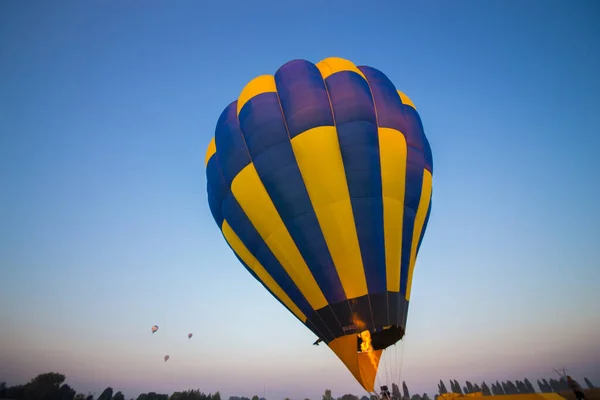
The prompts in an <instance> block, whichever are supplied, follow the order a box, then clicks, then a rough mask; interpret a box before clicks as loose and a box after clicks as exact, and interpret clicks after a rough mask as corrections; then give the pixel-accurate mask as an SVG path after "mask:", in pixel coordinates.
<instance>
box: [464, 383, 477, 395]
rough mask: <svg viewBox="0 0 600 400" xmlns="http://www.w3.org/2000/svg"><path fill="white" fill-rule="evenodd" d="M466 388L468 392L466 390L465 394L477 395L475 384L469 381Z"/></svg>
mask: <svg viewBox="0 0 600 400" xmlns="http://www.w3.org/2000/svg"><path fill="white" fill-rule="evenodd" d="M465 388H466V390H464V392H465V393H475V392H476V390H475V386H473V384H472V383H471V382H469V381H466V382H465Z"/></svg>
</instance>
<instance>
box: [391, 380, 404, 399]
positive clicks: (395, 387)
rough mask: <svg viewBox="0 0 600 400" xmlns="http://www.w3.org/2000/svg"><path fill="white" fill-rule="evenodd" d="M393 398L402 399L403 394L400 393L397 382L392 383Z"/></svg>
mask: <svg viewBox="0 0 600 400" xmlns="http://www.w3.org/2000/svg"><path fill="white" fill-rule="evenodd" d="M392 399H393V400H401V399H402V394H401V393H400V388H399V387H398V385H397V384H395V383H392Z"/></svg>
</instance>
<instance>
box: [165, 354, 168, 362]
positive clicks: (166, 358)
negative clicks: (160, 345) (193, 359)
mask: <svg viewBox="0 0 600 400" xmlns="http://www.w3.org/2000/svg"><path fill="white" fill-rule="evenodd" d="M168 359H169V355H168V354H167V355H166V356H165V362H167V360H168Z"/></svg>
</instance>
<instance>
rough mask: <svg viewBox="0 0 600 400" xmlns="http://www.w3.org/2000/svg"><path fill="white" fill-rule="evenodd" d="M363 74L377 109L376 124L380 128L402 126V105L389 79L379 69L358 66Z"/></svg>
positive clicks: (398, 127) (398, 128)
mask: <svg viewBox="0 0 600 400" xmlns="http://www.w3.org/2000/svg"><path fill="white" fill-rule="evenodd" d="M358 69H359V70H360V71H361V72H362V73H363V74H364V75H365V77H366V78H367V81H368V82H369V85H370V87H371V92H372V95H373V101H374V103H375V109H376V110H377V125H378V126H379V127H380V128H390V129H396V130H399V131H401V132H402V130H401V129H400V128H401V127H402V126H403V120H404V117H403V105H402V101H401V100H400V96H398V92H397V91H396V87H395V86H394V84H393V83H392V81H390V79H389V78H388V77H387V76H386V75H385V74H384V73H383V72H381V71H379V70H377V69H375V68H371V67H358Z"/></svg>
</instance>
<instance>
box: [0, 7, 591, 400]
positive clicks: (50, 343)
mask: <svg viewBox="0 0 600 400" xmlns="http://www.w3.org/2000/svg"><path fill="white" fill-rule="evenodd" d="M599 43H600V3H599V2H597V1H593V0H590V1H577V2H567V1H558V0H529V1H524V2H523V1H518V0H507V1H499V0H488V1H479V0H473V1H471V0H456V1H422V2H408V1H378V2H373V4H371V5H369V3H367V2H364V1H363V2H358V1H350V0H346V1H337V0H336V1H333V0H329V1H320V2H315V1H312V0H311V1H303V2H299V1H298V2H282V1H274V0H272V1H248V2H242V1H240V2H239V3H237V2H233V1H229V2H223V3H221V4H218V2H216V1H214V2H208V1H206V2H205V1H184V0H179V1H176V2H168V1H153V0H148V1H139V0H135V1H134V0H130V1H102V2H101V1H93V0H86V1H80V0H79V1H75V0H73V1H16V0H14V1H9V0H5V1H2V2H0V268H1V275H0V381H3V380H4V381H7V382H8V383H9V384H14V383H21V382H24V381H26V380H28V379H29V378H31V377H33V376H34V375H36V374H38V373H41V372H47V371H50V370H52V371H58V372H62V373H64V374H66V375H67V381H68V383H70V384H71V385H72V386H74V387H75V388H76V389H78V391H80V392H87V391H92V392H94V391H95V392H97V394H99V393H100V391H102V390H103V389H104V388H105V387H106V386H108V385H110V386H112V387H113V388H114V389H115V390H121V391H123V392H124V393H125V394H126V396H127V397H133V396H137V394H138V393H140V392H143V391H152V390H154V391H163V392H171V391H173V390H178V389H186V388H198V387H199V388H200V389H201V390H203V391H206V392H210V391H212V392H214V391H216V390H220V391H221V393H222V394H224V395H225V396H226V397H227V396H229V395H247V396H251V395H253V394H260V395H262V394H263V390H264V385H266V393H267V397H268V398H269V400H276V399H281V398H283V397H285V396H289V397H290V398H292V399H303V398H305V397H310V398H312V399H317V398H318V397H319V396H320V395H321V394H322V393H323V391H324V390H325V389H327V388H330V389H332V390H333V392H334V395H336V396H339V395H342V394H343V393H348V392H351V393H356V394H361V395H362V394H363V393H364V391H362V390H361V388H360V387H359V385H358V384H357V383H356V382H355V381H354V379H353V378H352V376H351V375H350V373H349V372H348V371H347V370H346V369H345V367H344V366H343V365H342V364H341V362H340V361H339V360H338V359H337V358H336V357H335V355H333V353H332V352H331V351H330V350H329V349H328V348H327V347H326V346H319V347H315V346H312V345H311V343H312V342H313V341H314V340H315V337H314V335H313V334H311V333H310V332H309V330H308V329H306V328H305V327H304V326H303V325H302V324H300V322H298V321H297V320H296V319H295V318H294V317H293V316H292V315H291V314H290V313H289V312H287V311H286V310H285V309H284V308H283V307H281V306H280V305H279V303H277V301H276V300H274V299H273V298H272V297H271V296H270V295H269V294H268V293H267V292H266V290H264V289H263V288H262V286H261V285H260V284H259V283H258V282H256V281H255V280H253V279H252V278H251V276H250V275H249V274H248V273H247V272H246V271H245V270H244V269H243V268H242V266H241V265H240V264H239V262H238V261H237V259H236V258H235V256H234V255H233V253H232V252H231V251H230V250H229V248H228V247H227V245H226V244H225V241H224V240H223V238H222V236H221V235H220V232H219V230H218V229H217V227H216V225H215V223H214V221H213V219H212V216H211V214H210V211H209V208H208V205H207V201H206V178H205V170H204V154H205V149H206V146H207V145H208V142H209V140H210V138H211V136H212V135H213V134H214V127H215V124H216V121H217V119H218V117H219V115H220V113H221V111H222V109H223V108H224V107H225V106H226V105H227V104H228V103H229V102H230V101H232V100H234V99H235V98H236V97H237V96H238V94H239V92H240V90H241V89H242V87H243V86H244V85H245V84H246V83H247V82H248V81H249V80H250V79H252V78H253V77H255V76H257V75H260V74H265V73H274V72H275V70H276V69H277V68H278V67H279V66H280V65H281V64H283V63H285V62H287V61H289V60H291V59H295V58H304V59H308V60H310V61H313V62H318V61H319V60H321V59H323V58H325V57H328V56H340V57H344V58H348V59H350V60H352V61H354V62H355V63H356V64H358V65H362V64H366V65H372V66H374V67H376V68H378V69H380V70H382V71H384V72H385V73H386V74H387V75H388V76H389V77H390V78H391V79H392V81H393V82H394V83H395V84H396V86H397V87H398V88H399V89H400V90H402V91H404V92H405V93H407V94H408V96H410V97H411V99H412V100H413V101H414V102H415V104H416V106H417V109H418V110H419V112H420V115H421V118H422V120H423V123H424V127H425V132H426V134H427V135H428V137H429V140H430V142H431V146H432V149H433V155H434V163H435V168H436V169H435V172H434V181H433V182H434V183H433V184H434V192H433V210H432V214H431V219H430V222H429V226H428V230H427V232H426V235H425V239H424V243H423V246H422V248H421V252H420V254H419V259H418V262H417V268H416V272H415V276H414V281H413V292H412V293H413V294H412V298H411V308H410V313H409V320H408V332H407V335H406V341H405V343H404V353H403V354H404V361H403V364H402V365H403V368H402V378H403V379H405V380H406V381H407V383H408V384H409V388H411V389H412V390H413V391H415V392H421V393H422V392H425V391H427V392H429V393H430V394H433V392H434V390H435V388H436V386H435V385H436V383H437V381H438V380H439V379H440V378H443V379H445V380H447V379H448V378H455V379H458V380H460V381H464V380H465V379H470V380H472V381H474V382H475V381H481V380H482V379H494V380H495V379H500V380H502V379H517V378H518V379H521V378H523V377H524V376H528V377H529V378H530V379H532V380H535V379H537V378H541V377H547V378H549V377H552V376H553V374H554V373H553V372H552V369H553V368H556V367H562V366H565V367H566V368H567V369H568V370H569V371H570V372H571V373H572V375H574V376H575V377H576V378H578V379H580V380H582V379H583V376H588V377H589V378H591V379H592V381H595V382H596V384H599V383H600V290H598V282H600V268H599V266H600V246H599V245H600V211H599V210H600V208H599V207H598V204H599V202H600V200H599V196H600V156H598V155H599V154H600V134H599V133H600V130H599V126H600V124H599V122H598V121H599V118H600V114H597V113H598V112H599V110H600V97H599V95H598V93H600V78H599V74H598V71H600V44H599ZM154 324H158V325H159V326H160V330H159V332H158V333H157V334H156V335H154V336H152V335H151V334H150V327H151V326H152V325H154ZM190 331H191V332H194V334H195V336H194V338H193V339H192V340H188V339H187V333H188V332H190ZM164 354H170V355H171V359H170V360H169V362H168V363H164V362H163V360H162V357H163V355H164Z"/></svg>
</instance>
